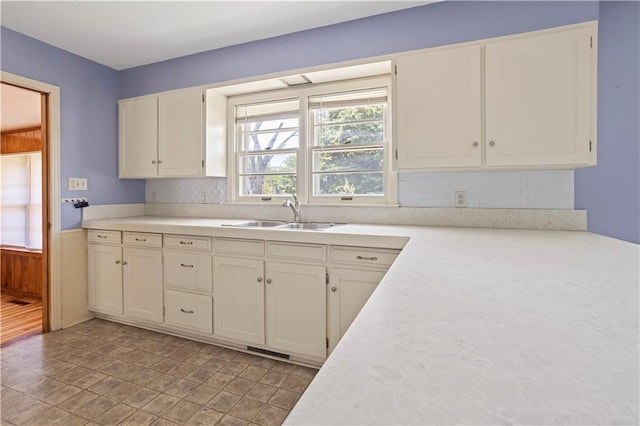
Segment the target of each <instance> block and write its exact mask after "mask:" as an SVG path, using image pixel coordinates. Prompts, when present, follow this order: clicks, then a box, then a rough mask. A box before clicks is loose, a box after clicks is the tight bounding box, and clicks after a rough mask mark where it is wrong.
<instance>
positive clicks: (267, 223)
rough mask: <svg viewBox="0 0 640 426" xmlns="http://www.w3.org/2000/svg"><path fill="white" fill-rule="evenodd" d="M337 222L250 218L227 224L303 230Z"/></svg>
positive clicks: (325, 226) (312, 229)
mask: <svg viewBox="0 0 640 426" xmlns="http://www.w3.org/2000/svg"><path fill="white" fill-rule="evenodd" d="M338 225H339V224H337V223H327V222H281V221H279V220H249V221H246V222H238V223H231V224H229V225H227V226H234V227H238V228H276V229H298V230H303V231H323V230H325V229H328V228H332V227H334V226H338Z"/></svg>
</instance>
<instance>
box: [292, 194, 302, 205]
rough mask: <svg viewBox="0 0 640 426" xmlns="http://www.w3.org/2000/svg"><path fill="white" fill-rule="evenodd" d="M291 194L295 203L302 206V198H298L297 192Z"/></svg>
mask: <svg viewBox="0 0 640 426" xmlns="http://www.w3.org/2000/svg"><path fill="white" fill-rule="evenodd" d="M291 196H292V197H293V202H294V204H295V206H296V207H299V206H300V199H299V198H298V196H297V195H296V194H291Z"/></svg>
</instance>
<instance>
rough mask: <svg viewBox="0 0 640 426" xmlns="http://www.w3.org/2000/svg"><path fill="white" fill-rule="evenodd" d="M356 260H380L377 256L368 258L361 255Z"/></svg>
mask: <svg viewBox="0 0 640 426" xmlns="http://www.w3.org/2000/svg"><path fill="white" fill-rule="evenodd" d="M356 259H358V260H378V258H377V257H375V256H371V257H366V256H360V255H358V256H356Z"/></svg>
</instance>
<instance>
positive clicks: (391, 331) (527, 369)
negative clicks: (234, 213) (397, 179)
mask: <svg viewBox="0 0 640 426" xmlns="http://www.w3.org/2000/svg"><path fill="white" fill-rule="evenodd" d="M239 221H240V220H237V219H233V220H231V219H228V220H224V219H195V218H159V217H144V216H143V217H135V218H118V219H101V220H90V221H85V222H83V227H85V228H97V229H118V230H124V231H127V230H128V231H138V232H141V231H142V232H165V233H166V232H169V233H188V234H191V235H198V234H203V235H213V236H230V237H237V238H256V239H274V240H278V239H281V240H288V241H300V242H317V243H326V244H351V245H362V246H375V247H389V248H401V247H403V246H404V249H403V250H402V252H401V253H400V255H399V256H398V258H397V259H396V261H395V262H394V264H393V265H392V266H391V268H390V269H389V271H388V273H387V274H386V276H385V277H384V279H383V280H382V282H381V283H380V284H379V285H378V287H377V289H376V291H375V292H374V293H373V295H372V296H371V298H370V299H369V301H368V302H367V303H366V304H365V306H364V308H363V309H362V311H361V312H360V314H359V315H358V317H357V318H356V320H355V321H354V323H353V324H352V325H351V327H350V328H349V330H348V331H347V332H346V334H345V335H344V336H343V338H342V340H341V341H340V342H339V344H338V345H337V347H336V348H335V350H334V351H333V352H332V354H331V355H330V356H329V358H328V359H327V361H326V362H325V364H324V365H323V367H322V368H321V369H320V371H319V372H318V374H317V375H316V377H315V379H314V380H313V381H312V383H311V384H310V385H309V387H308V389H307V390H306V392H305V393H304V394H303V395H302V397H301V399H300V400H299V402H298V403H297V405H296V406H295V407H294V408H293V410H292V411H291V413H290V415H289V417H288V418H287V419H286V421H285V424H325V425H327V424H335V425H337V424H505V423H512V424H532V423H534V424H638V421H639V418H638V405H639V404H638V403H639V396H638V389H639V366H638V355H639V350H638V343H639V337H638V336H639V328H638V323H639V309H638V299H639V291H638V289H639V279H640V271H639V268H640V265H639V263H640V257H639V255H640V249H639V246H638V245H635V244H631V243H626V242H623V241H619V240H615V239H612V238H608V237H603V236H599V235H596V234H591V233H587V232H576V231H527V230H505V229H500V230H499V229H477V228H434V227H418V226H416V227H411V226H397V227H396V226H382V225H344V226H338V227H334V228H331V229H329V230H326V231H318V232H316V231H295V230H278V229H251V230H249V229H246V228H230V227H228V226H222V225H225V224H229V223H235V222H239ZM405 244H406V245H405ZM214 255H215V253H214Z"/></svg>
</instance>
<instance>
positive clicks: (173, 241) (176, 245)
mask: <svg viewBox="0 0 640 426" xmlns="http://www.w3.org/2000/svg"><path fill="white" fill-rule="evenodd" d="M164 246H165V248H173V249H186V250H197V251H206V252H210V251H211V237H195V236H193V235H165V236H164Z"/></svg>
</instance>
